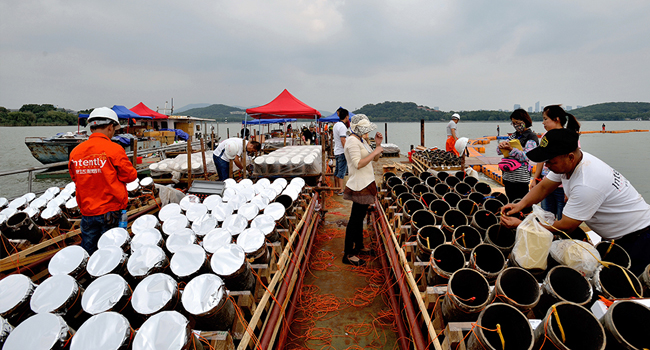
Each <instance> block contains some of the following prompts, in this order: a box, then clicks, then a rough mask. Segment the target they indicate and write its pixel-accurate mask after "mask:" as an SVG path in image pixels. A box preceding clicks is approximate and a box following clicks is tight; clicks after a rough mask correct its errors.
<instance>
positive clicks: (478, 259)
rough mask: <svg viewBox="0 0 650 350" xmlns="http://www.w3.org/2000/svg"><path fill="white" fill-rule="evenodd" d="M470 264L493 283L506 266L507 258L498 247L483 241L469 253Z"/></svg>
mask: <svg viewBox="0 0 650 350" xmlns="http://www.w3.org/2000/svg"><path fill="white" fill-rule="evenodd" d="M469 266H470V267H471V268H473V269H474V270H476V271H478V272H479V273H480V274H481V275H483V276H484V277H485V279H487V280H488V282H489V283H490V284H493V283H494V281H495V280H496V279H497V276H499V274H500V273H501V271H503V269H505V268H506V258H505V257H504V256H503V253H501V251H500V250H499V249H498V248H497V247H495V246H493V245H490V244H486V243H481V244H479V245H477V246H476V247H474V249H472V252H471V253H470V255H469Z"/></svg>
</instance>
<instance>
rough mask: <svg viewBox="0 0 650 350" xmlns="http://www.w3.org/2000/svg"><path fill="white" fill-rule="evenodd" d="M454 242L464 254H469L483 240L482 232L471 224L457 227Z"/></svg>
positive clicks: (453, 237)
mask: <svg viewBox="0 0 650 350" xmlns="http://www.w3.org/2000/svg"><path fill="white" fill-rule="evenodd" d="M451 242H452V244H453V245H455V246H456V247H458V248H460V250H461V251H462V252H463V254H465V255H467V256H469V254H470V253H471V252H472V249H474V248H475V247H476V246H478V245H479V244H481V243H482V242H483V239H482V238H481V233H480V232H478V231H477V230H476V229H475V228H474V227H472V226H469V225H461V226H458V227H456V229H455V230H454V234H453V236H452V241H451Z"/></svg>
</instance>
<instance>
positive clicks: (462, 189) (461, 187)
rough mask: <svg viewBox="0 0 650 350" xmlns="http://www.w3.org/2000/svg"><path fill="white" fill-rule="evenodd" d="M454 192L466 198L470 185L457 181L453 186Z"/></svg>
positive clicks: (470, 190)
mask: <svg viewBox="0 0 650 350" xmlns="http://www.w3.org/2000/svg"><path fill="white" fill-rule="evenodd" d="M454 192H456V193H457V194H458V195H459V196H461V197H462V198H467V196H469V194H470V193H472V186H470V185H468V184H466V183H464V182H459V183H457V184H456V186H454Z"/></svg>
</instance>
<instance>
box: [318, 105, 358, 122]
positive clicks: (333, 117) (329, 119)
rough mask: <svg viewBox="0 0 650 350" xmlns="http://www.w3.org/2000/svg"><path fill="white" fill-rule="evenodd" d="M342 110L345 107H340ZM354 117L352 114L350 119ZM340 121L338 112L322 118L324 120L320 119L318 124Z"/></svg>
mask: <svg viewBox="0 0 650 350" xmlns="http://www.w3.org/2000/svg"><path fill="white" fill-rule="evenodd" d="M340 108H343V107H339V109H340ZM337 110H338V109H337ZM352 116H354V113H352V112H350V117H352ZM338 121H339V115H338V114H336V112H334V113H333V114H332V115H329V116H327V117H322V118H320V119H318V122H320V123H336V122H338Z"/></svg>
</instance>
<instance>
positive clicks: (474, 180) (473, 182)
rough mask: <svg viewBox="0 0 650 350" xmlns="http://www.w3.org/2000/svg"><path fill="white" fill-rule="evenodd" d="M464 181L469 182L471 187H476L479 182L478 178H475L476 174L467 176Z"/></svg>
mask: <svg viewBox="0 0 650 350" xmlns="http://www.w3.org/2000/svg"><path fill="white" fill-rule="evenodd" d="M463 182H464V183H466V184H468V185H469V187H471V188H474V185H476V184H477V183H478V179H477V178H475V177H474V176H465V178H464V179H463Z"/></svg>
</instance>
